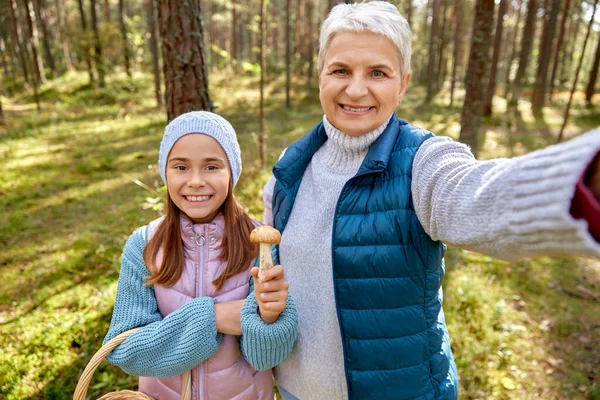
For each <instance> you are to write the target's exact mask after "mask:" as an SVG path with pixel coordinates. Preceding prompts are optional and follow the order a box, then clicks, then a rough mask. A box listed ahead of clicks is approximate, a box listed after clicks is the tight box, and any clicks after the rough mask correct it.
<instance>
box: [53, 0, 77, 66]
mask: <svg viewBox="0 0 600 400" xmlns="http://www.w3.org/2000/svg"><path fill="white" fill-rule="evenodd" d="M54 3H55V6H56V19H57V23H58V29H57V30H56V36H57V39H58V43H60V47H61V48H62V51H63V56H64V60H65V68H66V70H67V71H73V70H74V68H73V61H72V60H71V51H70V50H69V44H68V43H67V41H66V40H65V35H64V32H63V29H64V26H65V21H64V16H63V13H62V6H61V4H62V0H55V2H54Z"/></svg>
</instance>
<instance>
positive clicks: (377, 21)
mask: <svg viewBox="0 0 600 400" xmlns="http://www.w3.org/2000/svg"><path fill="white" fill-rule="evenodd" d="M339 32H373V33H378V34H380V35H383V36H385V37H386V38H388V39H390V40H391V41H392V43H394V45H395V46H396V48H397V49H398V54H399V55H400V65H401V68H402V71H401V76H402V78H404V77H405V76H406V74H408V73H409V72H410V56H411V52H412V50H411V40H412V34H411V32H410V26H409V25H408V22H407V21H406V19H405V18H404V17H403V16H402V15H400V12H399V11H398V8H397V7H396V6H394V5H393V4H390V3H388V2H386V1H367V2H362V3H356V4H343V3H342V4H338V5H337V6H335V7H333V8H332V9H331V12H330V13H329V16H328V17H327V19H325V21H324V22H323V25H322V26H321V34H320V36H319V59H318V68H319V72H321V71H322V70H323V66H324V64H325V55H326V53H327V49H328V48H329V44H330V43H331V40H332V39H333V37H334V36H335V34H336V33H339Z"/></svg>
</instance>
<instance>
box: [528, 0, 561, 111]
mask: <svg viewBox="0 0 600 400" xmlns="http://www.w3.org/2000/svg"><path fill="white" fill-rule="evenodd" d="M560 3H561V0H552V9H551V10H550V15H549V17H548V19H547V20H546V22H545V23H544V31H543V34H542V43H541V45H540V56H539V58H538V60H539V61H538V69H537V74H536V77H535V87H534V89H533V94H532V96H531V107H532V109H533V110H537V111H539V110H541V109H542V107H544V105H546V93H547V91H548V67H549V65H550V59H551V57H552V44H553V43H554V33H555V31H556V20H557V19H558V10H559V9H560ZM550 95H552V93H550Z"/></svg>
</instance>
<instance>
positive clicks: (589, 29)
mask: <svg viewBox="0 0 600 400" xmlns="http://www.w3.org/2000/svg"><path fill="white" fill-rule="evenodd" d="M597 6H598V0H595V1H594V9H593V10H592V17H591V18H590V23H589V25H588V29H587V33H586V34H585V40H584V41H583V50H581V57H579V65H577V71H576V72H575V79H574V80H573V88H572V89H571V95H570V96H569V102H568V103H567V108H566V109H565V116H564V119H563V125H562V127H561V128H560V132H559V134H558V140H557V143H558V142H560V141H561V140H562V137H563V133H564V131H565V127H566V126H567V123H568V122H569V111H570V110H571V102H572V101H573V94H574V93H575V90H576V89H577V80H578V79H579V71H580V70H581V65H582V64H583V59H584V58H585V48H586V47H587V43H588V39H589V38H590V33H591V32H592V26H593V25H594V17H595V16H596V7H597Z"/></svg>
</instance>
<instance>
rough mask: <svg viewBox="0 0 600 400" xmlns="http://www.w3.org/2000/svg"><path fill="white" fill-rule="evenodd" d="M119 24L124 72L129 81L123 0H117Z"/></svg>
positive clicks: (127, 43) (129, 67)
mask: <svg viewBox="0 0 600 400" xmlns="http://www.w3.org/2000/svg"><path fill="white" fill-rule="evenodd" d="M119 26H120V28H121V37H122V38H123V61H124V63H125V72H126V73H127V77H128V78H129V80H130V81H131V80H132V75H131V65H130V61H129V40H128V39H127V27H126V26H125V7H124V4H123V0H119Z"/></svg>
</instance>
